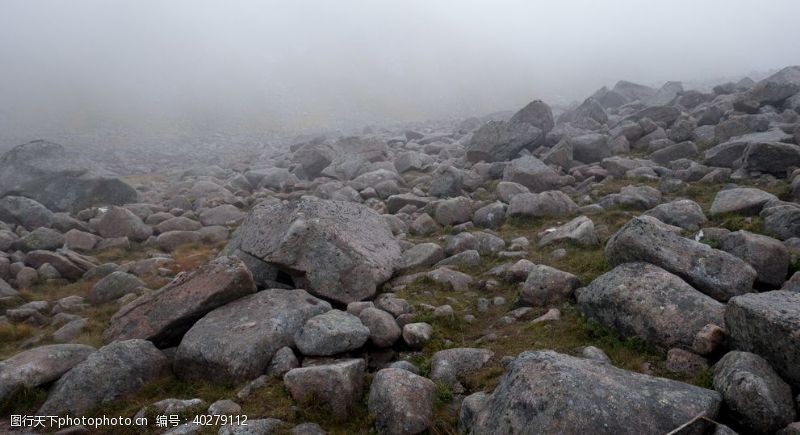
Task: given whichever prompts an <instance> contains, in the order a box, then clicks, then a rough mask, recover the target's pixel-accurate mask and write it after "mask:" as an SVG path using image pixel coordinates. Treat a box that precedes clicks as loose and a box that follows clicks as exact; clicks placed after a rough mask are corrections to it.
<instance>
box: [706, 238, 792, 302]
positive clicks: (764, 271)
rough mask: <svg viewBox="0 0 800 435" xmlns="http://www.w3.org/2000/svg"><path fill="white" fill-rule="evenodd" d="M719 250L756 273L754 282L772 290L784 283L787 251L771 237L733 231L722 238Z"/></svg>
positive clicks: (787, 259)
mask: <svg viewBox="0 0 800 435" xmlns="http://www.w3.org/2000/svg"><path fill="white" fill-rule="evenodd" d="M719 248H720V249H722V250H723V251H725V252H729V253H731V254H733V255H735V256H737V257H739V258H741V259H742V260H744V261H746V262H747V263H749V264H750V265H751V266H753V268H754V269H755V270H756V272H757V273H758V275H757V277H756V281H758V282H761V283H764V284H768V285H770V286H772V288H778V287H780V286H781V285H782V284H783V282H784V281H786V274H787V273H788V271H789V262H790V258H789V251H788V250H787V249H786V246H784V244H783V243H781V242H780V241H778V240H775V239H773V238H772V237H767V236H763V235H761V234H753V233H751V232H749V231H744V230H741V231H734V232H732V233H729V234H726V235H725V236H723V237H722V239H721V240H720V243H719Z"/></svg>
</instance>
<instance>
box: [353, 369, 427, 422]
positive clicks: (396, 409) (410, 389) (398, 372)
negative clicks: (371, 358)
mask: <svg viewBox="0 0 800 435" xmlns="http://www.w3.org/2000/svg"><path fill="white" fill-rule="evenodd" d="M435 396H436V384H434V383H433V382H432V381H431V380H430V379H427V378H424V377H422V376H418V375H416V374H414V373H411V372H409V371H407V370H402V369H395V368H387V369H383V370H380V371H378V373H376V374H375V377H374V378H373V380H372V385H371V386H370V389H369V402H368V408H369V412H370V414H372V415H373V416H375V427H376V429H377V430H378V431H379V432H380V433H385V434H398V435H400V434H408V435H413V434H418V433H421V432H424V431H425V430H426V429H428V428H429V427H430V426H431V425H432V424H433V421H434V420H433V407H434V399H435Z"/></svg>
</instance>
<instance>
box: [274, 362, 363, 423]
mask: <svg viewBox="0 0 800 435" xmlns="http://www.w3.org/2000/svg"><path fill="white" fill-rule="evenodd" d="M365 369H366V364H365V363H364V360H363V359H349V360H343V361H339V362H335V363H333V364H325V365H317V366H310V367H300V368H296V369H292V370H289V371H288V372H287V373H286V374H285V375H284V376H283V383H284V384H285V385H286V389H288V390H289V394H291V395H292V398H293V399H294V400H295V401H296V402H298V403H299V404H300V405H309V404H310V403H309V402H310V401H311V400H313V401H314V402H315V403H314V405H315V406H322V407H323V408H325V409H326V410H328V411H329V412H330V413H331V414H332V415H333V416H334V418H338V419H344V418H347V415H348V414H349V412H350V410H351V409H352V407H353V406H354V405H355V403H356V402H357V401H358V400H359V399H360V398H361V396H362V394H363V391H364V385H363V384H364V371H365Z"/></svg>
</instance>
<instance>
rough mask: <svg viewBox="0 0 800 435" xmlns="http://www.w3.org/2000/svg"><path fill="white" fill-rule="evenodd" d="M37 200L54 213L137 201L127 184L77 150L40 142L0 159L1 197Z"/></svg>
mask: <svg viewBox="0 0 800 435" xmlns="http://www.w3.org/2000/svg"><path fill="white" fill-rule="evenodd" d="M6 195H17V196H26V197H28V198H32V199H35V200H36V201H38V202H40V203H42V204H44V206H46V207H47V208H48V209H50V210H54V211H73V212H76V211H78V210H82V209H85V208H87V207H91V206H96V205H121V204H126V203H133V202H136V198H137V194H136V190H134V189H133V187H131V186H130V185H128V184H127V183H126V182H124V181H122V180H121V179H120V178H118V177H117V176H116V175H114V174H112V173H111V172H109V171H108V170H105V169H103V168H101V167H99V165H98V164H96V163H94V162H92V161H90V160H88V159H87V158H85V157H84V156H82V155H80V154H79V153H78V152H76V151H72V150H67V149H66V148H64V147H63V146H61V145H58V144H55V143H52V142H47V141H42V140H37V141H33V142H28V143H26V144H22V145H19V146H16V147H14V148H13V149H11V150H10V151H8V152H6V153H5V154H3V155H2V156H0V196H6Z"/></svg>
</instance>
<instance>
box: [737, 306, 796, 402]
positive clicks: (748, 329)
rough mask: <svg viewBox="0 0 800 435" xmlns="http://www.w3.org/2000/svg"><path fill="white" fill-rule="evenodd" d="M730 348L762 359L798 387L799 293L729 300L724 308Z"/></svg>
mask: <svg viewBox="0 0 800 435" xmlns="http://www.w3.org/2000/svg"><path fill="white" fill-rule="evenodd" d="M725 324H726V326H727V329H728V333H729V335H730V346H731V348H732V349H738V350H743V351H746V352H752V353H755V354H757V355H760V356H762V357H764V359H766V360H767V361H769V362H770V364H771V365H772V367H773V368H774V369H775V370H776V371H777V372H778V373H779V374H780V375H781V376H782V377H783V378H784V379H786V380H787V381H788V382H789V383H791V384H792V385H794V386H795V387H797V386H800V335H798V333H797V331H800V293H797V292H792V291H785V290H775V291H770V292H765V293H751V294H746V295H742V296H737V297H735V298H732V299H731V300H730V301H729V302H728V306H727V308H726V309H725Z"/></svg>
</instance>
